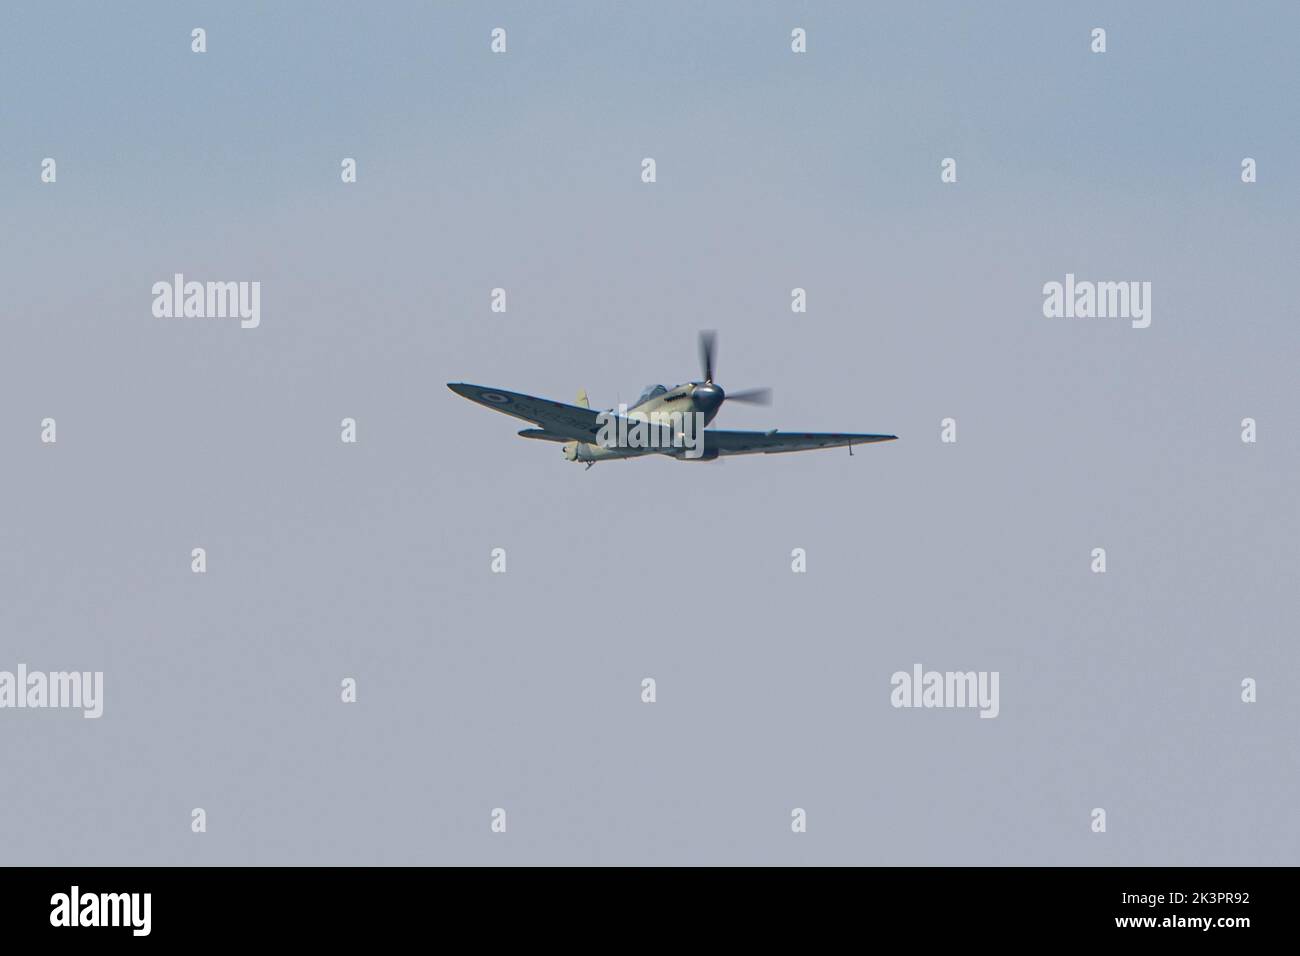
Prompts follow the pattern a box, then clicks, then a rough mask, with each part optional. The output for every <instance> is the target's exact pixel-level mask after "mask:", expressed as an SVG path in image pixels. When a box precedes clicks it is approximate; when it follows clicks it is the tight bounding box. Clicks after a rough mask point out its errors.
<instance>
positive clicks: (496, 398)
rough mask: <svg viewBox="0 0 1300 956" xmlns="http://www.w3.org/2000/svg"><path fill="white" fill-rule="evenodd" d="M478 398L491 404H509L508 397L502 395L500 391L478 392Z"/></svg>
mask: <svg viewBox="0 0 1300 956" xmlns="http://www.w3.org/2000/svg"><path fill="white" fill-rule="evenodd" d="M479 398H481V399H483V401H485V402H491V403H492V404H493V405H509V404H510V397H509V396H508V395H502V394H501V393H500V392H480V393H479Z"/></svg>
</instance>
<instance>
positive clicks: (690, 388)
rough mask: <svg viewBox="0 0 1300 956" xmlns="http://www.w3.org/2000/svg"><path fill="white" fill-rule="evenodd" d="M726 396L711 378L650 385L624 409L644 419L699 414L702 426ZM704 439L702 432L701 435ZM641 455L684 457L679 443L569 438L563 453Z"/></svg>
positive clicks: (598, 457)
mask: <svg viewBox="0 0 1300 956" xmlns="http://www.w3.org/2000/svg"><path fill="white" fill-rule="evenodd" d="M725 397H726V395H725V393H724V392H723V391H722V389H721V387H719V386H717V385H714V384H713V383H712V382H687V383H686V384H684V385H676V386H674V387H672V388H665V387H664V386H662V385H656V386H652V387H651V388H649V389H647V390H646V393H645V394H644V395H643V396H642V397H641V398H640V399H639V400H638V401H637V403H636V404H635V405H632V406H631V407H629V408H628V409H627V416H626V417H627V418H628V419H638V418H642V419H646V420H649V421H656V420H665V419H670V418H671V417H672V416H676V415H680V416H683V417H684V416H687V415H693V416H699V417H697V418H695V423H697V424H698V425H699V426H700V428H701V430H702V429H703V426H705V425H708V424H709V423H710V422H712V421H713V419H714V418H715V417H716V416H717V414H718V409H719V408H721V407H722V402H723V399H724V398H725ZM610 411H611V412H612V413H614V414H621V409H611V410H610ZM700 440H701V442H703V436H701V438H700ZM643 455H669V456H671V457H673V458H686V457H688V456H686V454H685V449H684V448H682V447H680V446H679V447H671V446H668V447H663V446H660V447H651V448H636V447H628V446H626V445H617V446H613V445H602V444H597V443H595V442H578V441H571V442H565V444H564V457H565V458H567V459H568V460H569V461H588V462H595V461H610V460H612V459H617V458H639V457H641V456H643Z"/></svg>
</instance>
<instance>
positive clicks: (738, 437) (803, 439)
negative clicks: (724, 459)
mask: <svg viewBox="0 0 1300 956" xmlns="http://www.w3.org/2000/svg"><path fill="white" fill-rule="evenodd" d="M897 438H898V436H897V435H850V434H846V433H844V432H775V431H771V432H729V431H718V430H714V429H709V430H708V431H706V432H705V433H704V449H705V452H706V453H708V452H709V451H711V450H713V449H717V452H718V454H719V455H778V454H781V453H783V452H791V451H812V450H813V449H816V448H842V447H844V446H845V445H869V444H872V443H873V442H881V441H895V440H897Z"/></svg>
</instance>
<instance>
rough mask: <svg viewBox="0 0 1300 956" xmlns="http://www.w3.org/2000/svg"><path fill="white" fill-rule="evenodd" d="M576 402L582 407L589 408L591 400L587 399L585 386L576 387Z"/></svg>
mask: <svg viewBox="0 0 1300 956" xmlns="http://www.w3.org/2000/svg"><path fill="white" fill-rule="evenodd" d="M578 404H579V405H581V406H582V407H583V408H591V402H589V401H587V390H586V389H585V388H580V389H578Z"/></svg>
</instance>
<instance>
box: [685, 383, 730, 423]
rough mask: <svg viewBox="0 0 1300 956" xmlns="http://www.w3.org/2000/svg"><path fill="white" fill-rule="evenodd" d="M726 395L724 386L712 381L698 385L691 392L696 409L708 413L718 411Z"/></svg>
mask: <svg viewBox="0 0 1300 956" xmlns="http://www.w3.org/2000/svg"><path fill="white" fill-rule="evenodd" d="M726 397H727V393H726V392H724V391H723V390H722V386H721V385H714V384H713V383H712V382H705V383H704V384H703V385H696V386H695V389H694V390H693V391H692V392H691V401H692V402H693V403H694V404H695V410H696V411H699V412H704V414H706V415H707V414H709V413H710V412H713V411H717V409H718V406H720V405H721V404H722V401H723V399H725V398H726Z"/></svg>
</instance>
